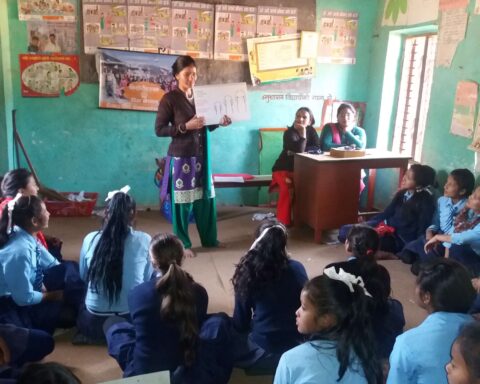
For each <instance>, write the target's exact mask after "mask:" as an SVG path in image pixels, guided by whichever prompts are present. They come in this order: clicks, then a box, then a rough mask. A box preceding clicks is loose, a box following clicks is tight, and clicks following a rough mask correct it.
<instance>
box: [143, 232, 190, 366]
mask: <svg viewBox="0 0 480 384" xmlns="http://www.w3.org/2000/svg"><path fill="white" fill-rule="evenodd" d="M150 254H151V256H152V258H153V259H154V261H155V264H156V266H157V267H158V268H159V269H160V270H161V271H162V272H163V275H162V277H160V278H159V279H158V281H157V284H156V287H157V291H158V292H159V294H161V296H162V297H161V298H162V305H161V309H160V314H161V316H162V318H164V319H167V320H170V321H172V322H174V323H175V324H176V325H177V327H178V330H179V334H180V347H181V349H182V350H183V355H184V361H185V364H186V365H192V363H193V362H194V360H195V348H196V345H197V339H198V333H199V329H198V319H197V311H196V307H195V296H194V291H193V279H192V277H191V276H190V275H189V274H188V273H187V272H185V271H184V270H183V269H182V268H181V267H180V266H181V265H182V261H183V257H184V249H183V245H182V242H181V241H180V240H179V239H178V237H176V236H174V235H171V234H167V233H166V234H158V235H155V236H154V237H153V238H152V241H151V243H150Z"/></svg>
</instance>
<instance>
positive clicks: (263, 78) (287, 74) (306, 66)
mask: <svg viewBox="0 0 480 384" xmlns="http://www.w3.org/2000/svg"><path fill="white" fill-rule="evenodd" d="M300 43H301V35H300V33H294V34H291V35H283V36H270V37H256V38H254V39H248V40H247V49H248V64H249V68H250V77H251V79H252V84H253V85H254V86H256V85H260V84H263V83H270V82H275V81H283V80H293V79H307V78H312V77H313V76H314V75H315V59H305V58H301V57H300Z"/></svg>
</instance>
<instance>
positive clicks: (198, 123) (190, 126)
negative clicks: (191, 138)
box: [185, 115, 205, 131]
mask: <svg viewBox="0 0 480 384" xmlns="http://www.w3.org/2000/svg"><path fill="white" fill-rule="evenodd" d="M204 125H205V118H204V117H202V116H197V115H195V116H193V117H192V118H191V119H190V120H188V121H187V122H186V123H185V128H186V129H187V131H194V130H197V129H202V128H203V126H204Z"/></svg>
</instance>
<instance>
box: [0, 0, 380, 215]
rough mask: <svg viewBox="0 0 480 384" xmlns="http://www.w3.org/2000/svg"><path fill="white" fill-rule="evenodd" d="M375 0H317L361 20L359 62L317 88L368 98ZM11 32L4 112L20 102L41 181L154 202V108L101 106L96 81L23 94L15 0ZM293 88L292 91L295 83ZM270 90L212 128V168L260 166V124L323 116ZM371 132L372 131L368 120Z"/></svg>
mask: <svg viewBox="0 0 480 384" xmlns="http://www.w3.org/2000/svg"><path fill="white" fill-rule="evenodd" d="M378 1H379V0H362V1H352V0H337V1H327V0H317V15H321V11H322V10H323V9H336V10H352V11H358V12H359V14H360V21H359V38H358V47H357V64H355V65H345V66H341V65H327V64H321V65H319V66H318V70H317V71H318V75H317V77H316V79H315V80H314V81H313V82H312V89H311V93H312V94H317V95H328V94H332V95H334V96H336V97H337V98H341V99H348V100H354V101H366V100H367V97H368V92H369V90H368V88H369V81H368V72H369V68H370V58H371V51H372V40H371V36H372V34H373V31H374V27H375V19H376V16H377V5H378ZM300 26H301V25H300ZM8 32H9V35H10V38H9V44H10V48H9V49H6V48H4V47H3V45H2V56H3V55H4V54H5V53H6V54H8V56H10V60H11V66H12V68H13V70H12V76H11V78H12V84H13V101H12V105H10V104H8V103H6V102H3V103H2V105H6V107H5V108H4V109H5V110H6V112H7V113H10V111H11V108H13V107H14V108H16V109H17V111H18V116H17V126H18V130H19V132H20V134H21V135H22V138H23V141H24V142H25V146H26V147H27V150H28V152H29V154H30V156H31V158H32V161H33V162H34V164H35V167H36V170H37V172H38V174H39V177H40V179H41V180H42V181H43V183H44V184H45V185H47V186H48V187H51V188H55V189H57V190H60V191H79V190H86V191H97V192H100V194H101V195H102V196H105V194H106V192H107V191H109V190H111V189H113V188H118V187H121V186H123V185H124V184H130V185H131V186H132V189H133V194H134V196H135V197H136V199H137V201H138V203H139V204H140V205H151V206H155V205H156V203H157V200H158V198H157V195H158V193H157V190H156V189H155V187H154V185H153V174H154V171H155V169H156V167H155V164H154V158H155V157H157V156H159V155H163V154H165V153H166V149H167V146H168V143H169V140H168V139H159V138H157V137H156V136H155V135H154V132H153V125H154V120H155V114H154V113H148V112H133V111H117V110H103V109H98V108H97V104H98V85H97V84H81V86H80V88H79V89H78V90H77V92H75V93H74V94H73V95H72V96H69V97H64V96H62V97H59V98H45V99H40V98H22V97H21V94H20V86H19V84H20V79H19V68H18V54H19V53H23V51H24V49H25V42H26V35H27V33H26V25H25V23H24V22H21V21H19V20H18V15H17V2H16V1H9V2H8ZM287 87H290V85H288V84H287ZM291 87H292V91H293V92H295V91H294V87H295V84H293V83H292V84H291ZM272 92H274V93H277V92H284V91H272V90H271V89H270V90H265V89H263V90H262V89H261V88H259V90H254V91H251V92H250V93H249V104H250V109H251V114H252V118H251V120H250V121H248V122H246V123H237V124H235V125H233V126H231V127H228V128H223V129H220V130H218V131H216V132H215V133H214V135H212V144H213V145H212V158H213V170H214V172H218V173H233V172H247V173H253V174H255V173H257V172H258V128H260V127H278V126H286V125H287V124H290V123H291V122H292V120H293V117H294V113H295V110H296V109H297V108H298V107H300V106H302V105H304V104H307V106H310V107H311V108H313V111H314V113H315V114H316V115H317V116H318V118H320V113H321V106H322V104H321V103H320V102H315V101H309V102H307V103H304V102H300V101H299V102H297V101H286V100H285V101H275V102H270V103H267V102H266V101H265V100H262V96H263V95H264V94H265V93H272ZM368 108H370V106H369V107H368ZM368 108H367V110H368ZM0 118H1V115H0ZM367 132H368V133H369V135H372V134H373V131H371V129H370V127H367ZM2 134H3V133H2ZM0 137H1V136H0ZM2 142H3V140H2ZM2 148H3V147H2ZM279 151H280V149H279ZM1 164H2V163H1V162H0V167H1ZM217 195H218V202H219V203H220V204H255V203H256V202H257V196H258V192H257V190H255V189H252V188H238V189H228V190H227V189H224V190H217Z"/></svg>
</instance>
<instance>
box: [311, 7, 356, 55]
mask: <svg viewBox="0 0 480 384" xmlns="http://www.w3.org/2000/svg"><path fill="white" fill-rule="evenodd" d="M357 36H358V13H357V12H343V11H323V14H322V18H321V19H320V28H319V38H318V57H317V61H318V62H319V63H331V64H355V62H356V56H355V54H356V48H357Z"/></svg>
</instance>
